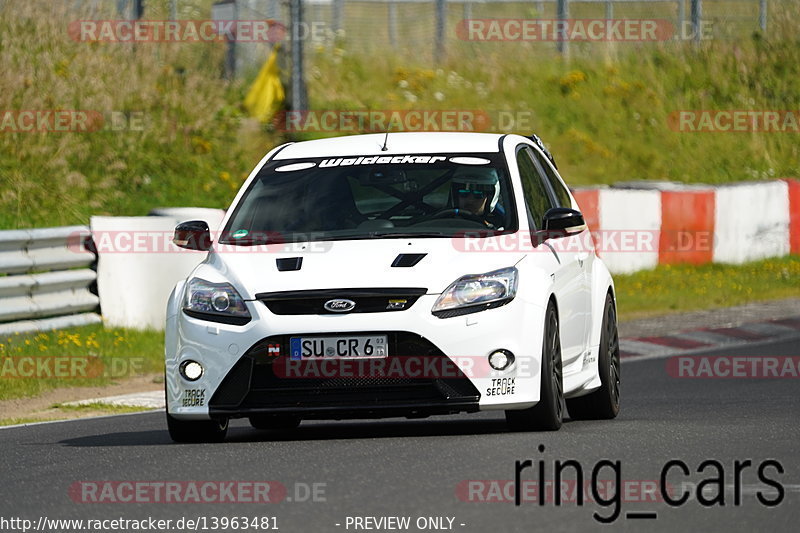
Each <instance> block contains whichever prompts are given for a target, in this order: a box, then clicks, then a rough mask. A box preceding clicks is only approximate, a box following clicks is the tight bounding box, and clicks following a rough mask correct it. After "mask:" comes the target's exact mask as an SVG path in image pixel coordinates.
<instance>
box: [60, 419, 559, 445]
mask: <svg viewBox="0 0 800 533" xmlns="http://www.w3.org/2000/svg"><path fill="white" fill-rule="evenodd" d="M567 423H568V422H567ZM503 433H509V434H512V435H514V434H515V433H513V432H511V430H509V429H508V426H507V425H506V422H505V419H504V418H502V417H501V418H484V417H481V418H472V419H469V418H464V419H458V420H456V419H436V418H431V419H426V420H392V421H375V420H364V421H362V420H358V421H337V422H328V421H325V422H313V421H312V422H304V423H303V424H302V425H301V426H300V427H299V428H297V429H294V430H288V431H284V430H281V431H264V430H257V429H253V428H251V427H250V426H249V425H247V423H246V422H243V421H237V422H235V425H232V426H231V428H230V429H229V431H228V436H227V438H226V439H225V443H223V444H215V446H224V445H225V444H226V443H227V444H236V443H252V442H296V441H325V440H342V439H388V438H397V437H450V436H473V435H490V434H503ZM520 435H522V434H520ZM59 444H61V445H63V446H70V447H80V448H83V447H89V448H92V447H115V446H158V445H164V444H173V442H172V440H171V439H170V438H169V434H168V433H167V428H166V426H165V427H164V428H163V429H150V430H145V431H120V432H116V433H103V434H97V435H86V436H81V437H76V438H71V439H63V440H61V441H59ZM193 446H197V444H195V445H193Z"/></svg>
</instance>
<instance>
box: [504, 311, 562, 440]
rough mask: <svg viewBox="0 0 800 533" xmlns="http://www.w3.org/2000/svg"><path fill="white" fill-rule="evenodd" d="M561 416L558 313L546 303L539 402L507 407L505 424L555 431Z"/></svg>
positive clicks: (528, 428)
mask: <svg viewBox="0 0 800 533" xmlns="http://www.w3.org/2000/svg"><path fill="white" fill-rule="evenodd" d="M563 418H564V379H563V372H562V367H561V336H560V335H559V328H558V313H557V312H556V306H555V304H553V302H552V301H551V302H550V303H549V304H548V306H547V311H546V313H545V321H544V335H543V341H542V372H541V377H540V396H539V403H537V404H536V405H534V406H533V407H529V408H528V409H509V410H507V411H506V423H507V424H508V426H509V427H510V428H511V429H512V430H514V431H556V430H558V429H559V428H561V423H562V420H563Z"/></svg>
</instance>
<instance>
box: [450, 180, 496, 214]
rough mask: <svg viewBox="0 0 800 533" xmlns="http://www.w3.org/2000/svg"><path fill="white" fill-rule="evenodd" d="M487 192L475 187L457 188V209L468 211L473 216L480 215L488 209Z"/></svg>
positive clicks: (464, 186) (463, 186)
mask: <svg viewBox="0 0 800 533" xmlns="http://www.w3.org/2000/svg"><path fill="white" fill-rule="evenodd" d="M486 194H487V193H486V191H484V190H482V189H479V188H477V187H475V186H474V185H473V186H472V187H470V185H460V186H458V187H456V190H455V197H456V207H458V209H463V210H464V211H468V212H469V213H471V214H473V215H480V214H482V213H483V212H484V209H485V208H486V202H488V200H489V199H488V198H487V196H486Z"/></svg>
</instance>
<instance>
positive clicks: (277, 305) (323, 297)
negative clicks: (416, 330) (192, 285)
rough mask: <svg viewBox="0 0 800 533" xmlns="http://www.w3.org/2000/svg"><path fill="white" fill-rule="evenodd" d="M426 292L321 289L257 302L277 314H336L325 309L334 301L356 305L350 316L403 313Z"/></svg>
mask: <svg viewBox="0 0 800 533" xmlns="http://www.w3.org/2000/svg"><path fill="white" fill-rule="evenodd" d="M426 292H427V289H423V288H375V289H364V288H358V289H324V290H311V291H281V292H264V293H259V294H256V299H257V300H259V301H260V302H262V303H263V304H264V305H266V306H267V309H269V310H270V312H272V313H274V314H276V315H326V314H339V313H336V312H335V311H329V310H328V309H325V303H326V302H328V301H330V300H336V299H346V300H351V301H352V302H354V303H355V307H354V308H353V309H352V311H348V312H349V313H383V312H396V311H405V310H406V309H408V308H410V307H411V306H412V305H414V302H416V301H417V299H418V298H419V297H420V296H422V295H423V294H425V293H426Z"/></svg>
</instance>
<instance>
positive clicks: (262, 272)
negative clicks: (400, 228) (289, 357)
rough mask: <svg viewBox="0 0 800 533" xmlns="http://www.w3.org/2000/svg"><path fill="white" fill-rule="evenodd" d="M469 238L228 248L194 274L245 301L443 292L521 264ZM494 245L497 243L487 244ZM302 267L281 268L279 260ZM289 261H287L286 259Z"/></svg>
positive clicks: (509, 254)
mask: <svg viewBox="0 0 800 533" xmlns="http://www.w3.org/2000/svg"><path fill="white" fill-rule="evenodd" d="M464 248H465V246H464V240H463V239H455V238H454V239H450V238H427V239H407V238H406V239H400V238H392V239H387V238H384V239H367V240H352V241H325V242H311V243H296V244H289V245H272V246H268V247H260V248H256V247H246V246H228V247H224V249H223V247H220V249H219V250H215V251H212V252H211V253H210V254H209V256H208V258H207V260H206V261H205V262H203V263H202V264H201V265H200V266H199V267H198V268H197V269H196V270H195V272H194V274H193V275H194V276H197V277H201V278H204V279H206V280H208V281H212V282H217V281H229V282H231V283H233V284H234V286H235V287H236V289H237V290H238V291H239V292H240V294H241V295H242V297H243V298H244V299H245V300H253V299H255V297H256V294H259V293H265V292H277V291H293V290H314V289H336V288H359V287H364V288H366V287H369V288H378V287H406V288H410V287H415V288H425V289H426V290H427V293H428V294H439V293H441V292H442V291H444V289H446V288H447V286H448V285H450V284H451V283H452V282H453V281H455V280H456V279H458V278H459V277H461V276H464V275H467V274H482V273H485V272H490V271H492V270H497V269H499V268H505V267H509V266H513V265H515V264H516V263H517V262H519V261H520V260H521V259H522V257H523V254H521V253H519V252H496V251H491V252H486V251H466V250H465V249H464ZM487 248H489V249H491V247H487ZM411 254H424V257H423V258H422V259H420V260H419V262H418V263H416V264H415V265H413V266H394V267H393V266H392V264H393V263H394V262H395V261H396V260H397V259H398V256H406V257H405V258H404V259H405V260H406V261H409V262H413V260H412V259H413V258H411V257H408V256H409V255H411ZM292 258H301V259H302V264H301V266H300V268H299V270H284V271H280V270H279V269H278V260H287V259H288V260H289V261H286V263H288V265H286V264H284V265H283V267H284V268H286V266H289V267H290V268H291V267H294V266H295V264H294V263H295V261H291V259H292ZM282 262H283V261H282Z"/></svg>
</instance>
